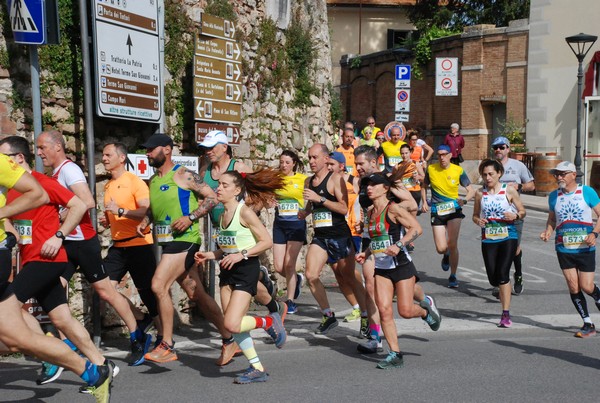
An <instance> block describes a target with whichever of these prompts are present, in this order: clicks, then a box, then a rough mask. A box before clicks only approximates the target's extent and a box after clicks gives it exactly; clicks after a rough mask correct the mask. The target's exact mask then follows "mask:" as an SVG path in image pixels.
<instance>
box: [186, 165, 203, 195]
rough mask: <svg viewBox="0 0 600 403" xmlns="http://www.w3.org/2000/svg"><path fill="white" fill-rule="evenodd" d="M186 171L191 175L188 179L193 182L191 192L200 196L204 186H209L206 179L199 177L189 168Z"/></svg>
mask: <svg viewBox="0 0 600 403" xmlns="http://www.w3.org/2000/svg"><path fill="white" fill-rule="evenodd" d="M186 171H187V172H188V173H189V174H190V177H188V180H189V181H190V182H191V184H190V190H192V191H193V192H194V193H196V194H198V195H200V189H201V188H202V186H208V185H207V184H206V182H204V178H203V177H202V176H200V175H198V174H197V173H196V172H194V171H191V170H189V169H187V168H186Z"/></svg>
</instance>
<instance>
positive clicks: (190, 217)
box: [188, 213, 198, 222]
mask: <svg viewBox="0 0 600 403" xmlns="http://www.w3.org/2000/svg"><path fill="white" fill-rule="evenodd" d="M188 218H189V219H190V221H191V222H194V221H196V218H198V217H196V216H195V215H194V213H192V214H190V215H189V216H188Z"/></svg>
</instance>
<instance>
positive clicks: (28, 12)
mask: <svg viewBox="0 0 600 403" xmlns="http://www.w3.org/2000/svg"><path fill="white" fill-rule="evenodd" d="M7 2H8V14H9V18H10V27H11V29H12V31H13V36H14V38H15V42H16V43H23V44H28V45H43V44H45V43H46V24H45V3H46V2H45V1H44V0H7Z"/></svg>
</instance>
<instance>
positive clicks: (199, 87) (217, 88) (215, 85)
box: [194, 77, 242, 104]
mask: <svg viewBox="0 0 600 403" xmlns="http://www.w3.org/2000/svg"><path fill="white" fill-rule="evenodd" d="M194 98H201V99H209V100H216V101H218V100H220V99H223V100H226V101H229V102H234V103H236V104H241V103H242V91H241V85H240V84H237V83H235V84H234V83H228V82H226V81H219V80H212V79H210V78H204V77H194Z"/></svg>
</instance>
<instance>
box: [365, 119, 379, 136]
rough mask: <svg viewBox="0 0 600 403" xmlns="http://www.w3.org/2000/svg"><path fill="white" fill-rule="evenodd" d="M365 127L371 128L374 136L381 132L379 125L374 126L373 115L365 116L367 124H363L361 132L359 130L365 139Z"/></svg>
mask: <svg viewBox="0 0 600 403" xmlns="http://www.w3.org/2000/svg"><path fill="white" fill-rule="evenodd" d="M367 129H371V132H372V134H373V136H376V135H377V133H379V132H381V129H380V128H379V127H376V126H375V118H374V117H373V116H369V117H368V118H367V126H365V127H364V128H363V129H362V132H361V133H362V135H363V137H364V138H365V139H366V137H365V131H366V130H367Z"/></svg>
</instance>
